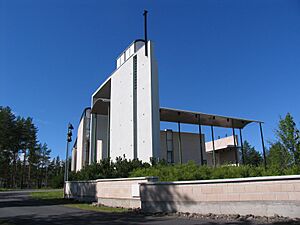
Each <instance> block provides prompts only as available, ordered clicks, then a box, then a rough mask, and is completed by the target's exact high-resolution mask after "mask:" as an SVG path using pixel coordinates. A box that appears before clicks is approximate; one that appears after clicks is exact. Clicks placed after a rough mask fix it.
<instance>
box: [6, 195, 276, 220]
mask: <svg viewBox="0 0 300 225" xmlns="http://www.w3.org/2000/svg"><path fill="white" fill-rule="evenodd" d="M30 193H31V191H8V192H0V224H12V225H14V224H16V225H18V224H21V225H27V224H34V225H40V224H41V225H44V224H64V225H88V224H91V225H93V224H105V225H125V224H128V225H136V224H145V225H158V224H162V225H214V224H227V225H230V224H252V223H251V222H249V221H246V222H242V221H238V222H228V221H227V222H221V221H207V220H199V219H187V218H178V217H170V216H146V215H143V214H135V213H104V212H93V211H86V210H81V209H76V208H71V207H66V206H63V205H57V204H53V203H51V201H39V200H34V199H32V198H30ZM274 224H277V223H274Z"/></svg>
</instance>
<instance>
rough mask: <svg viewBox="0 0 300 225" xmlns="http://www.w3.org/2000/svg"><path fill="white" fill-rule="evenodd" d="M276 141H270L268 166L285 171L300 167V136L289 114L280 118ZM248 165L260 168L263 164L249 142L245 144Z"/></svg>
mask: <svg viewBox="0 0 300 225" xmlns="http://www.w3.org/2000/svg"><path fill="white" fill-rule="evenodd" d="M274 133H275V140H273V141H269V145H270V147H269V148H268V149H267V151H266V161H267V166H268V167H271V168H274V169H277V170H284V169H288V168H291V167H293V166H298V167H299V166H300V135H299V129H298V128H297V125H296V123H295V121H294V118H293V116H292V115H291V114H290V113H287V114H286V116H285V117H280V119H279V123H278V126H277V128H276V129H275V132H274ZM243 149H244V157H245V162H244V164H246V165H253V166H258V165H261V164H262V163H263V157H262V155H261V153H260V152H258V151H257V150H256V149H255V148H254V147H253V146H251V145H250V144H249V143H248V142H247V141H245V142H244V144H243Z"/></svg>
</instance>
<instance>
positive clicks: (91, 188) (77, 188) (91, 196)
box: [65, 180, 97, 202]
mask: <svg viewBox="0 0 300 225" xmlns="http://www.w3.org/2000/svg"><path fill="white" fill-rule="evenodd" d="M96 184H97V182H96V181H94V180H91V181H67V182H66V184H65V185H66V187H65V196H66V197H67V198H72V199H77V200H80V201H86V202H93V201H96V200H97V197H96V194H97V191H96Z"/></svg>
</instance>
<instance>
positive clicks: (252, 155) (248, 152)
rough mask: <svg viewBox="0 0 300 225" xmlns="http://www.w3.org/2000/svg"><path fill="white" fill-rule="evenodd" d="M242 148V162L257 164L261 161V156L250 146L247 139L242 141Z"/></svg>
mask: <svg viewBox="0 0 300 225" xmlns="http://www.w3.org/2000/svg"><path fill="white" fill-rule="evenodd" d="M243 150H244V160H245V161H244V164H245V165H253V166H258V165H260V164H261V163H262V161H263V158H262V156H261V154H260V153H259V152H258V151H256V150H255V148H254V147H252V146H251V145H250V144H249V142H248V141H244V143H243Z"/></svg>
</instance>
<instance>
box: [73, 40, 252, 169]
mask: <svg viewBox="0 0 300 225" xmlns="http://www.w3.org/2000/svg"><path fill="white" fill-rule="evenodd" d="M147 45H148V53H147V55H146V52H145V41H144V40H136V41H134V42H133V43H132V44H131V45H130V46H129V47H128V48H127V49H125V50H124V51H123V52H122V53H121V54H120V56H119V57H118V58H117V60H116V70H115V71H114V72H113V73H112V74H111V75H110V76H109V77H108V78H107V79H106V80H105V82H103V83H102V84H101V85H100V86H99V88H98V89H97V90H96V91H95V92H94V93H93V95H92V98H91V109H90V110H89V112H88V114H89V115H88V116H84V117H82V118H81V120H80V123H79V126H78V135H77V144H76V146H74V150H73V151H74V152H75V153H74V152H73V153H72V161H76V164H74V163H72V170H76V171H79V170H81V169H82V167H83V166H84V165H86V164H91V163H93V162H99V161H100V160H101V159H105V158H111V159H112V160H115V159H116V157H120V156H121V157H122V156H125V157H126V158H127V159H139V160H142V161H144V162H149V161H150V159H151V158H156V159H165V160H167V161H168V162H169V163H178V162H182V163H185V162H188V161H190V160H194V161H195V162H196V163H200V164H201V163H203V164H207V165H212V162H213V160H212V159H213V158H212V154H211V152H212V144H211V143H209V142H208V143H205V136H204V134H201V137H202V140H201V141H202V148H201V149H202V154H200V153H201V149H200V135H199V134H198V133H186V132H181V133H178V132H173V131H172V141H170V140H167V139H168V138H167V136H168V135H169V134H167V132H165V131H161V130H160V121H166V120H165V119H166V118H167V120H168V119H170V121H171V122H178V123H179V120H178V121H176V119H177V117H178V119H179V118H180V117H181V119H182V120H184V121H187V123H189V121H192V123H193V124H195V121H193V120H190V119H191V118H196V119H197V118H198V117H197V116H198V115H194V114H193V116H190V114H191V113H193V112H188V113H189V114H184V113H185V112H183V111H178V112H177V111H176V110H173V111H170V110H169V109H166V108H165V109H164V113H173V114H170V115H166V114H164V116H165V119H162V114H161V110H162V108H160V106H159V87H158V66H157V62H156V58H155V55H154V47H153V43H152V42H151V41H148V43H147ZM174 113H175V114H174ZM174 115H175V116H174ZM180 115H181V116H180ZM195 116H196V117H195ZM201 116H202V119H203V122H204V124H205V125H209V123H210V122H211V121H210V120H215V119H216V124H217V126H218V125H220V123H225V122H226V123H227V124H226V127H229V126H230V125H228V124H233V122H236V124H237V122H241V123H244V122H245V123H246V124H247V123H249V121H246V120H241V121H238V120H237V119H235V118H225V117H218V116H215V115H212V116H210V115H209V114H205V115H204V114H202V115H201ZM197 121H198V119H197ZM199 121H200V114H199ZM183 123H184V122H183ZM241 126H244V125H241ZM87 137H88V139H87ZM179 140H181V141H180V142H179ZM232 140H233V136H231V138H230V137H228V138H223V139H220V140H216V141H215V149H214V152H215V153H216V154H215V155H216V160H215V161H216V163H217V165H221V164H228V163H229V164H231V163H234V162H235V163H236V158H237V156H236V152H237V148H238V142H237V137H236V139H235V141H236V143H235V144H232ZM171 146H172V149H170V148H171ZM201 155H202V158H201Z"/></svg>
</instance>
